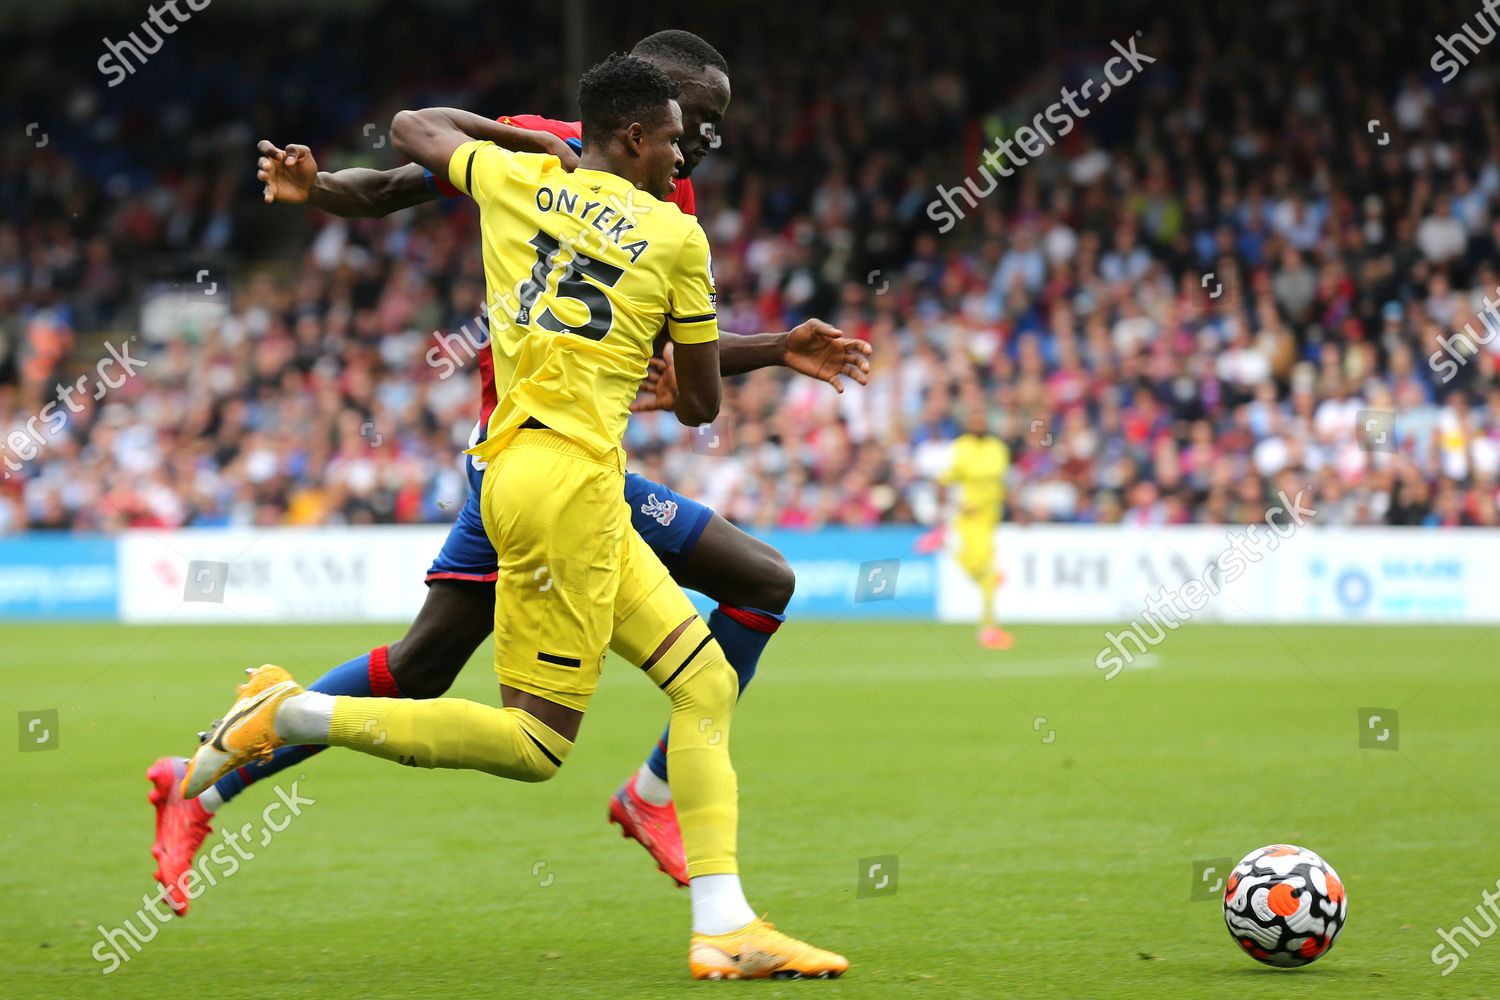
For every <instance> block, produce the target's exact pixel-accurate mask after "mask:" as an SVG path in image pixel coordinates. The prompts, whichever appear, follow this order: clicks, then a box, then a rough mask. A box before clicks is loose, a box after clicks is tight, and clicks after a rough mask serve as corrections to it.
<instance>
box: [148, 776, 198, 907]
mask: <svg viewBox="0 0 1500 1000" xmlns="http://www.w3.org/2000/svg"><path fill="white" fill-rule="evenodd" d="M186 771H187V760H186V758H183V757H162V758H161V759H159V760H158V761H157V762H156V763H154V764H152V765H151V767H150V768H149V769H148V770H147V771H146V777H147V778H149V779H150V780H151V794H150V796H149V798H150V800H151V804H152V805H153V806H155V807H156V842H155V843H154V844H152V845H151V856H152V857H153V858H155V859H156V881H158V882H160V883H161V884H162V885H164V886H166V887H167V891H166V893H165V894H164V895H163V898H164V899H166V901H167V905H168V906H170V907H171V908H172V912H173V913H175V914H177V915H178V916H179V917H182V916H186V915H187V911H188V897H187V893H185V892H184V891H183V890H182V886H181V885H180V884H179V881H180V880H181V878H182V875H183V873H184V872H186V871H187V870H188V869H189V868H191V867H192V865H193V856H194V855H196V854H197V853H198V848H199V847H201V846H202V844H203V840H204V838H206V837H207V836H208V835H209V834H210V833H213V832H214V831H213V827H211V826H209V825H208V820H209V817H210V816H211V815H212V813H210V812H208V810H206V809H204V808H203V807H202V806H201V805H199V804H198V802H197V800H196V799H184V798H183V797H182V777H183V775H184V774H185V773H186Z"/></svg>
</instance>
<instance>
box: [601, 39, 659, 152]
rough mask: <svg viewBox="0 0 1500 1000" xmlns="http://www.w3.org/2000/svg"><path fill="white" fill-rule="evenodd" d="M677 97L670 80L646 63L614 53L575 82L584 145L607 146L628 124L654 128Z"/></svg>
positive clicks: (621, 53) (620, 53) (623, 54)
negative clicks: (602, 143)
mask: <svg viewBox="0 0 1500 1000" xmlns="http://www.w3.org/2000/svg"><path fill="white" fill-rule="evenodd" d="M679 93H681V91H680V90H679V89H678V86H677V84H676V83H674V82H672V78H671V77H669V76H667V74H666V73H664V72H662V71H661V70H660V69H658V68H657V67H655V66H653V65H651V64H650V63H648V62H646V60H644V59H637V58H636V57H635V56H627V55H626V54H625V53H623V52H616V53H614V54H613V55H611V56H610V57H609V58H607V59H605V60H604V61H603V62H601V63H599V64H597V65H596V66H594V67H593V68H592V69H590V70H589V71H588V72H587V73H585V74H583V76H582V77H580V78H579V80H578V110H579V113H580V114H581V115H582V116H583V141H584V144H585V145H590V146H591V145H593V144H594V143H596V142H607V141H608V140H609V138H610V137H611V136H613V135H614V134H615V133H616V132H619V131H620V130H621V129H622V128H624V127H625V126H627V125H629V124H630V123H631V122H640V123H642V124H655V123H656V122H658V121H660V120H661V119H662V118H663V117H664V116H665V115H666V114H667V102H668V101H670V100H672V98H674V97H676V96H677V95H678V94H679Z"/></svg>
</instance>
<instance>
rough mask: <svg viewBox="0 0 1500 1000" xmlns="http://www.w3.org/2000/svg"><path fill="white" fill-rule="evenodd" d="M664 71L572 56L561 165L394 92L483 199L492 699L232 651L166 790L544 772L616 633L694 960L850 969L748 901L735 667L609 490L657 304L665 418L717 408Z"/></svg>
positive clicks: (412, 130)
mask: <svg viewBox="0 0 1500 1000" xmlns="http://www.w3.org/2000/svg"><path fill="white" fill-rule="evenodd" d="M677 93H678V89H677V86H676V85H675V84H674V83H673V82H672V80H671V79H670V78H669V77H668V76H667V75H666V74H665V73H663V72H662V71H661V70H660V69H658V68H656V67H654V66H652V65H651V64H649V63H647V62H644V61H643V60H640V59H635V58H633V57H630V56H625V55H616V56H611V57H610V58H609V59H606V60H605V61H604V62H602V63H600V64H599V65H597V66H595V67H594V68H593V69H591V70H589V72H588V73H586V74H584V76H583V78H582V80H580V81H579V106H580V109H581V110H582V113H583V140H584V141H583V149H582V152H581V154H580V159H579V164H578V167H577V169H576V170H575V171H573V172H572V173H568V172H566V171H565V170H564V169H563V168H562V165H561V163H560V162H559V161H558V159H557V158H556V157H552V156H538V155H534V154H524V153H522V154H517V153H511V152H509V151H508V150H505V149H503V148H501V147H500V146H497V145H495V144H494V143H493V142H488V141H478V140H475V139H473V138H471V137H472V136H473V135H475V134H481V135H483V134H488V128H487V125H488V123H487V121H486V120H485V119H483V118H480V117H479V116H476V115H472V114H470V113H468V112H464V111H456V110H453V109H444V108H435V109H428V110H425V111H418V112H401V113H400V114H398V115H397V116H396V118H395V120H394V121H393V122H392V123H391V141H392V143H393V144H394V145H395V146H396V148H397V149H398V150H399V151H401V152H402V153H403V154H404V155H406V156H408V157H409V158H411V159H412V160H413V161H415V162H417V163H420V164H423V165H424V166H425V167H427V168H428V169H430V170H432V171H433V172H434V173H437V172H442V173H444V174H446V176H447V177H448V179H449V181H450V182H451V183H452V184H453V185H454V186H455V187H456V188H458V189H459V190H460V191H462V192H463V193H465V194H467V195H468V196H469V197H471V198H473V199H474V200H475V202H476V203H478V205H479V208H480V228H481V231H482V234H483V258H484V268H485V284H486V292H487V301H488V303H489V306H490V317H491V330H490V340H491V343H490V347H491V354H492V359H493V363H494V366H495V376H496V385H497V386H498V387H499V398H498V401H497V404H496V406H495V408H494V409H493V411H492V413H491V415H490V419H489V424H488V430H489V433H488V435H487V437H486V439H485V441H484V442H483V443H481V444H479V445H478V446H476V447H475V448H473V449H471V450H470V453H471V454H474V455H477V456H478V457H480V458H482V459H483V460H484V461H485V462H486V464H487V468H486V471H485V476H484V480H483V483H482V496H481V511H482V516H483V521H484V528H485V531H486V533H487V534H488V536H489V538H490V541H491V543H492V544H493V545H494V547H495V550H496V551H497V552H498V553H499V568H498V579H497V580H496V584H495V617H494V622H495V669H496V672H497V674H498V675H499V678H500V684H501V697H502V701H503V703H504V706H505V707H503V708H499V709H497V708H492V707H489V706H486V705H480V704H477V703H475V702H469V701H464V700H461V699H455V698H438V699H431V700H424V701H416V700H407V699H396V698H376V697H351V696H342V697H334V696H331V695H328V694H323V693H320V692H313V691H305V690H303V689H302V688H301V687H298V686H297V684H296V682H295V681H293V680H292V679H291V677H290V676H289V675H288V674H287V672H286V671H285V670H282V669H281V668H280V667H276V666H272V665H266V666H263V667H261V668H260V669H258V670H254V671H250V674H251V676H250V680H249V681H248V682H246V683H245V684H244V685H242V686H241V687H240V690H239V698H238V699H237V700H236V702H235V703H234V705H233V706H232V707H231V709H230V710H229V712H228V713H226V715H225V716H224V721H223V722H221V723H219V724H218V725H216V726H215V727H214V729H213V731H212V732H211V733H210V734H209V735H208V737H207V739H205V741H204V742H203V744H202V745H201V746H200V747H199V748H198V751H197V753H196V754H194V756H193V758H192V760H191V761H190V762H189V763H188V767H187V772H186V775H185V777H184V779H183V794H184V795H186V796H188V797H190V798H191V797H194V796H196V795H198V794H200V793H202V792H203V791H205V790H207V788H208V787H209V786H210V785H212V784H213V783H214V782H215V781H217V780H218V779H219V778H221V777H222V776H223V775H224V774H226V773H228V772H229V771H232V770H233V769H235V768H237V767H240V766H242V765H244V764H245V763H247V762H249V761H251V760H255V759H258V758H264V757H265V756H268V755H269V754H270V753H271V752H273V751H274V750H275V749H276V748H277V747H279V746H283V745H286V744H288V743H296V744H311V745H329V746H343V747H348V748H350V749H355V750H359V751H361V752H363V753H367V754H371V755H373V756H377V757H382V758H385V759H387V760H393V761H399V762H402V763H407V764H414V765H416V766H422V767H450V768H468V769H473V770H481V771H485V772H487V773H490V774H495V775H499V776H502V777H508V778H513V779H516V780H521V781H544V780H546V779H548V778H550V777H552V776H553V775H554V774H556V773H557V769H558V768H559V767H560V766H561V765H562V763H563V761H564V760H565V759H566V758H567V756H568V753H569V751H570V750H571V749H572V746H573V742H574V740H575V739H576V737H577V733H578V729H579V725H580V723H581V721H582V719H583V714H584V712H585V711H586V710H587V708H588V703H589V700H590V698H591V696H592V695H593V692H594V690H595V688H596V686H597V684H598V678H599V670H600V667H601V665H602V663H603V660H604V656H605V652H606V649H607V648H608V647H610V646H611V645H613V648H614V649H616V651H617V652H619V653H621V655H623V656H624V657H625V658H626V659H627V660H629V661H630V662H632V663H635V664H636V665H638V666H639V667H640V669H641V670H642V671H643V672H644V673H645V674H646V675H647V676H648V677H650V678H651V680H652V682H653V683H655V684H656V685H657V686H659V687H660V688H661V689H662V690H663V691H665V692H666V694H667V696H668V697H669V698H670V699H671V702H672V725H671V727H670V733H669V738H668V749H667V753H668V755H669V757H670V758H671V759H672V765H673V767H672V770H673V775H674V784H675V799H676V802H677V813H678V817H679V821H680V823H681V828H682V832H683V844H684V848H685V851H686V855H687V861H688V874H689V880H690V890H691V893H692V902H693V936H692V942H691V945H690V949H689V966H690V969H691V972H692V975H693V977H694V978H697V979H718V978H768V977H778V978H798V977H819V978H831V977H834V976H837V975H839V974H841V973H842V972H843V971H845V970H846V969H847V968H848V962H847V961H846V960H845V959H844V958H843V957H842V956H839V955H836V954H833V953H832V952H827V951H823V950H821V949H818V948H814V947H812V946H811V945H808V944H806V943H804V942H801V941H798V940H796V939H794V938H790V937H788V936H787V935H785V934H782V933H781V932H779V931H777V930H776V929H775V928H774V927H772V926H771V925H770V924H768V923H767V922H766V921H765V920H764V919H760V918H757V917H756V916H755V915H754V912H753V911H752V910H751V909H750V907H749V904H748V903H747V902H746V901H745V898H744V894H743V891H742V890H741V887H740V882H739V875H738V866H737V860H736V845H735V841H736V829H737V825H738V807H737V802H736V798H737V793H736V783H735V776H734V770H733V768H732V766H731V764H730V759H729V752H728V746H729V742H730V738H729V731H730V723H731V720H732V717H733V712H734V706H735V701H736V699H737V697H738V685H737V680H736V677H735V673H734V670H733V668H732V667H731V666H730V664H729V662H728V660H727V659H726V658H725V655H724V653H723V651H722V650H721V649H720V647H719V645H718V643H716V642H715V641H714V639H713V636H712V635H711V634H710V633H709V631H708V627H707V626H706V624H705V623H704V622H703V621H702V620H701V619H700V618H699V617H698V615H697V614H696V613H695V612H694V610H693V607H692V604H691V602H690V601H688V599H687V595H686V594H684V593H683V592H682V590H681V589H680V588H678V587H677V585H676V584H674V583H673V582H672V581H671V579H670V577H669V576H668V574H667V570H666V567H665V566H664V565H663V564H662V563H661V561H660V560H659V559H658V558H657V557H656V555H655V554H654V553H653V552H652V551H651V549H650V547H649V546H647V545H646V543H645V542H644V541H643V540H642V539H641V537H640V535H638V534H637V533H636V532H635V531H634V530H633V529H632V527H631V524H630V512H629V508H628V507H627V505H626V504H625V502H624V500H623V498H622V494H623V492H624V476H625V454H624V449H623V448H622V446H621V444H622V441H623V439H624V433H625V424H626V421H627V419H628V417H629V413H630V406H631V402H632V400H633V399H634V398H635V395H636V393H637V391H638V389H639V387H640V383H641V381H642V379H643V378H644V376H645V374H646V371H647V366H648V362H649V360H650V358H651V356H652V348H653V342H654V341H655V339H656V336H657V334H658V333H659V332H660V331H661V330H662V328H663V326H665V328H666V330H667V332H668V334H669V336H670V337H671V340H672V342H673V344H674V346H675V355H676V356H675V371H676V378H677V386H678V393H677V398H676V401H675V411H676V414H677V417H678V419H679V420H681V421H682V422H683V423H685V424H703V423H707V422H709V421H711V420H713V419H714V418H715V416H717V414H718V409H719V401H720V384H719V378H720V376H719V357H718V329H717V322H716V319H715V311H714V290H713V282H712V276H711V273H710V270H709V263H708V240H707V238H706V237H705V236H704V235H703V230H702V228H701V227H699V225H698V224H697V222H696V221H695V220H693V218H692V217H691V216H687V215H684V214H683V213H682V212H681V211H680V210H678V209H677V208H676V207H675V206H671V205H668V204H666V203H664V202H660V201H658V200H657V198H656V197H653V195H655V196H659V197H664V196H665V195H666V194H668V193H670V191H671V190H672V187H673V174H674V172H675V170H676V167H677V165H678V164H680V163H681V162H682V154H681V153H680V152H679V150H678V145H677V142H678V139H679V137H680V136H681V134H682V118H681V112H680V110H679V106H678V104H677V102H676V101H675V100H674V97H675V96H676V94H677ZM539 581H541V582H539ZM702 719H709V720H712V726H711V727H705V726H702V725H700V724H699V722H700V720H702ZM710 728H711V729H712V730H713V732H712V733H710V732H707V730H708V729H710Z"/></svg>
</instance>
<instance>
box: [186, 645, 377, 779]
mask: <svg viewBox="0 0 1500 1000" xmlns="http://www.w3.org/2000/svg"><path fill="white" fill-rule="evenodd" d="M373 652H375V653H378V654H379V657H380V659H381V660H382V661H384V659H385V647H383V646H382V647H381V648H380V649H379V650H375V651H373ZM370 657H371V653H361V654H360V655H359V656H356V657H355V658H354V659H352V660H350V661H349V662H348V663H340V664H339V665H338V666H336V667H334V668H333V669H332V670H330V671H328V673H326V674H324V675H323V676H322V677H319V678H318V679H317V680H316V681H314V682H313V683H312V684H311V686H309V687H308V690H309V691H321V692H322V693H324V694H349V695H355V696H358V697H361V698H368V697H370V696H371V694H372V692H371V690H370ZM380 667H381V669H382V670H384V669H385V664H384V662H382V663H381V664H380ZM322 749H323V748H322V747H282V748H280V749H279V750H277V751H275V752H274V753H272V754H271V759H270V760H266V761H256V762H254V763H253V764H246V765H245V766H244V767H238V768H235V769H234V770H233V771H230V772H229V773H228V774H226V775H224V777H222V778H220V779H219V780H218V781H216V782H215V783H214V789H215V790H216V791H217V792H218V793H219V795H220V796H222V797H223V799H224V801H225V802H228V801H229V800H230V799H232V798H234V797H235V796H236V795H238V794H240V792H243V791H244V790H245V789H246V788H249V787H250V786H251V785H253V784H255V783H256V782H257V781H259V780H261V779H262V778H269V777H270V776H271V775H273V774H275V773H277V772H278V771H283V770H285V769H286V768H289V767H291V766H292V765H293V764H300V763H302V761H304V760H306V759H307V758H309V757H311V756H312V755H313V754H315V753H317V752H318V751H320V750H322Z"/></svg>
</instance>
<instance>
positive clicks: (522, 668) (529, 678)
mask: <svg viewBox="0 0 1500 1000" xmlns="http://www.w3.org/2000/svg"><path fill="white" fill-rule="evenodd" d="M480 509H481V511H482V513H483V516H484V530H485V533H486V534H487V535H488V536H489V539H490V543H491V544H492V545H494V547H495V551H496V552H497V553H498V554H499V575H498V577H497V578H496V581H495V672H496V673H497V674H498V675H499V677H500V683H502V684H506V685H509V686H511V687H514V688H517V689H519V690H521V691H525V692H527V693H528V694H534V695H537V696H538V697H541V698H546V699H547V700H549V701H554V702H557V703H558V704H560V705H566V706H567V707H569V708H572V709H576V710H577V711H580V712H582V711H585V710H587V708H588V702H589V698H590V697H591V696H592V695H593V693H594V691H595V689H596V688H597V687H598V685H599V672H600V669H601V668H602V667H603V664H604V656H605V653H606V651H607V650H608V648H609V644H610V638H611V636H612V635H613V633H614V629H615V626H616V623H617V622H619V621H621V620H623V619H624V618H626V617H633V618H634V619H636V620H641V619H643V618H644V619H645V620H647V621H650V620H652V619H660V621H661V622H666V621H668V620H670V619H671V618H672V617H673V616H678V617H677V618H676V621H675V622H673V624H672V625H669V626H664V627H661V626H651V627H648V629H647V630H648V631H660V632H661V635H662V636H665V635H666V634H667V632H668V631H670V629H671V628H672V627H675V625H677V624H680V623H681V622H683V621H686V620H687V619H688V618H690V617H692V615H693V608H692V604H691V603H690V602H689V601H688V599H687V597H686V595H684V594H683V593H682V591H681V590H679V589H678V588H677V587H676V586H675V585H667V586H663V584H664V583H669V581H668V580H667V570H666V567H665V566H663V565H662V563H661V560H660V559H658V558H657V557H656V553H654V552H652V551H651V548H650V546H648V545H647V544H646V543H645V542H644V541H643V540H642V539H641V537H640V536H639V535H638V534H636V532H635V530H634V529H633V528H632V527H631V526H630V508H629V506H628V505H627V504H626V502H625V471H624V462H623V458H622V457H621V456H619V455H618V454H616V455H612V456H609V457H607V458H600V457H598V456H596V455H594V454H593V453H591V452H589V451H588V450H587V449H585V448H583V447H582V446H580V445H578V444H576V443H575V442H573V441H571V440H569V439H568V438H566V437H564V436H563V435H561V434H558V433H556V432H555V431H550V430H523V431H520V432H519V433H518V434H517V435H516V438H515V440H514V441H513V442H512V443H511V444H510V446H509V447H507V448H506V449H504V450H503V451H501V452H500V453H499V455H498V456H496V458H495V459H494V461H492V462H491V463H490V465H489V468H488V469H486V470H485V475H484V486H483V492H482V494H481V496H480ZM648 607H649V609H651V611H652V613H651V614H644V613H643V609H644V608H648Z"/></svg>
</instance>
